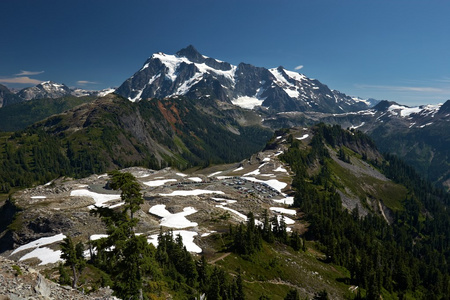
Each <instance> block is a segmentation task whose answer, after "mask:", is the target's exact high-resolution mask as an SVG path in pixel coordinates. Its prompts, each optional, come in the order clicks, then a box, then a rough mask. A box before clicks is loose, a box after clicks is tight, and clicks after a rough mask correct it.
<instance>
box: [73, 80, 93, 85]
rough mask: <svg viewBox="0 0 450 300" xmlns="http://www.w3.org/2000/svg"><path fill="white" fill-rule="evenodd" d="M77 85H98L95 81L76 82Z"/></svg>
mask: <svg viewBox="0 0 450 300" xmlns="http://www.w3.org/2000/svg"><path fill="white" fill-rule="evenodd" d="M77 84H78V85H88V84H98V82H95V81H88V80H78V81H77Z"/></svg>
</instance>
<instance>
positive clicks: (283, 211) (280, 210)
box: [270, 207, 297, 215]
mask: <svg viewBox="0 0 450 300" xmlns="http://www.w3.org/2000/svg"><path fill="white" fill-rule="evenodd" d="M270 210H272V211H275V212H278V213H281V214H287V215H296V214H297V212H296V211H295V209H287V208H283V207H271V208H270Z"/></svg>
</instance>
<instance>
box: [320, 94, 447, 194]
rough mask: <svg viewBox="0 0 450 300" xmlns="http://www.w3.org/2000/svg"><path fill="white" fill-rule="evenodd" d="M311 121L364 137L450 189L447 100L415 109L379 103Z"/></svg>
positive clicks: (390, 103)
mask: <svg viewBox="0 0 450 300" xmlns="http://www.w3.org/2000/svg"><path fill="white" fill-rule="evenodd" d="M315 117H316V118H318V119H320V120H321V121H323V122H326V123H332V124H334V123H336V124H340V125H341V126H342V127H344V128H354V129H358V130H361V131H363V132H366V133H368V134H369V135H370V136H371V137H372V138H373V139H374V140H375V142H376V143H377V145H378V147H379V148H380V150H382V151H383V152H388V153H393V154H396V155H398V156H399V157H402V158H403V159H404V160H405V161H406V162H408V163H409V164H411V165H412V166H414V167H415V168H416V169H417V170H418V171H419V172H420V173H421V174H423V175H424V176H425V177H427V178H428V179H429V180H431V181H432V182H434V183H437V184H439V185H441V184H442V185H444V186H445V187H446V188H447V189H450V128H449V124H450V100H448V101H446V102H445V103H444V104H437V105H422V106H418V107H408V106H404V105H400V104H398V103H395V102H390V101H381V102H379V103H378V104H377V105H376V106H374V107H373V108H371V109H368V110H362V111H359V112H353V113H344V114H335V115H329V114H328V115H325V114H324V115H321V116H317V115H316V116H315Z"/></svg>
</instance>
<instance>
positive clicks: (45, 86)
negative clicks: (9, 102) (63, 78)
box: [17, 81, 72, 101]
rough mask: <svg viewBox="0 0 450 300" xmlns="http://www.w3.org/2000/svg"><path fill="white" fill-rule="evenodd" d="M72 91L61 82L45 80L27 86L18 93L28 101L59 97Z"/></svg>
mask: <svg viewBox="0 0 450 300" xmlns="http://www.w3.org/2000/svg"><path fill="white" fill-rule="evenodd" d="M71 93H72V91H71V90H70V88H69V87H67V86H66V85H64V84H61V83H55V82H52V81H45V82H42V83H40V84H38V85H36V86H33V87H29V88H25V89H23V90H20V91H19V92H18V93H17V96H19V97H20V98H22V99H24V100H26V101H28V100H33V99H41V98H52V99H54V98H59V97H63V96H67V95H70V94H71Z"/></svg>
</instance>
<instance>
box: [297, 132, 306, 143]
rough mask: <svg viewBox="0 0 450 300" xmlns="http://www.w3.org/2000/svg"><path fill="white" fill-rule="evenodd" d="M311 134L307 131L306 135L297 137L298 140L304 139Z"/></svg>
mask: <svg viewBox="0 0 450 300" xmlns="http://www.w3.org/2000/svg"><path fill="white" fill-rule="evenodd" d="M308 136H309V134H307V133H305V134H304V135H302V136H301V137H299V138H297V140H300V141H301V140H304V139H306V138H307V137H308Z"/></svg>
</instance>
